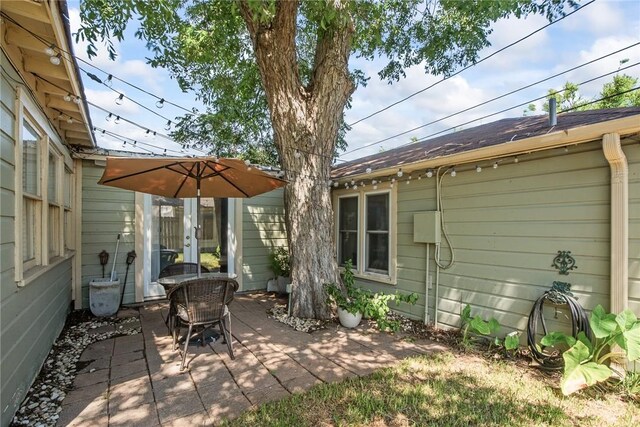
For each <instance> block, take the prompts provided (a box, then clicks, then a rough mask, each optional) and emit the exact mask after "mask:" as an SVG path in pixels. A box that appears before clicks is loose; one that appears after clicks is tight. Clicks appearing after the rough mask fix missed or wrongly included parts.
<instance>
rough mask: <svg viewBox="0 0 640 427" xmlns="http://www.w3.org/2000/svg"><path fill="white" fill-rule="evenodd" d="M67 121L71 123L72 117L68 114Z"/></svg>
mask: <svg viewBox="0 0 640 427" xmlns="http://www.w3.org/2000/svg"><path fill="white" fill-rule="evenodd" d="M67 123H69V124H71V123H73V117H71V116H69V117H68V118H67Z"/></svg>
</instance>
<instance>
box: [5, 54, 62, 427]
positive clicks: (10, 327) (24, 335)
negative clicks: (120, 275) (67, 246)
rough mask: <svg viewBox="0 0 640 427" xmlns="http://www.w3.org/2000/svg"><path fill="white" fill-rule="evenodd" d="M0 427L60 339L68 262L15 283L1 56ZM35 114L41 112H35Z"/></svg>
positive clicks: (10, 141)
mask: <svg viewBox="0 0 640 427" xmlns="http://www.w3.org/2000/svg"><path fill="white" fill-rule="evenodd" d="M0 60H1V61H2V69H3V75H2V77H1V78H0V119H1V120H0V124H1V126H0V377H1V378H2V384H1V386H0V387H1V388H0V405H1V408H2V409H1V410H2V414H1V416H0V425H2V426H7V425H9V423H10V421H11V419H12V418H13V414H14V413H15V411H16V409H17V408H18V407H19V405H20V403H21V402H22V400H23V399H24V397H25V395H26V392H27V390H28V389H29V387H30V386H31V383H32V382H33V380H34V379H35V377H36V375H37V374H38V372H39V371H40V367H41V366H42V363H43V362H44V360H45V358H46V356H47V354H48V353H49V350H50V349H51V345H52V344H53V342H54V340H55V339H56V338H57V336H58V335H59V334H60V331H61V330H62V327H63V326H64V322H65V319H66V314H67V312H68V310H69V307H70V304H71V268H72V267H71V265H72V261H71V259H67V260H64V261H62V262H60V263H59V264H56V265H54V266H52V267H47V268H48V270H47V271H46V272H44V273H43V274H42V275H41V276H39V277H38V278H36V279H34V280H32V281H29V282H28V283H27V284H26V286H24V287H21V288H19V287H17V286H16V282H15V269H14V253H15V226H16V223H15V203H16V200H15V186H16V179H15V154H14V153H15V141H14V135H15V133H14V132H15V125H16V123H15V121H16V113H15V111H14V110H15V96H16V90H15V87H14V84H13V83H11V82H10V81H9V80H7V79H6V77H5V75H4V73H5V72H6V73H7V74H9V75H10V76H11V78H13V79H16V80H18V79H19V76H18V75H17V73H16V72H15V70H14V69H13V68H12V67H11V66H10V65H9V64H8V61H7V59H6V57H5V56H4V53H1V54H0ZM34 113H35V114H39V112H37V111H36V112H34Z"/></svg>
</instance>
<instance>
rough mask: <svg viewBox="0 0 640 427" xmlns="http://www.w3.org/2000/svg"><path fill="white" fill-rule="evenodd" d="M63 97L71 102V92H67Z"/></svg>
mask: <svg viewBox="0 0 640 427" xmlns="http://www.w3.org/2000/svg"><path fill="white" fill-rule="evenodd" d="M62 99H64V100H65V101H67V102H71V94H70V93H67V94H66V95H65V96H64V97H62Z"/></svg>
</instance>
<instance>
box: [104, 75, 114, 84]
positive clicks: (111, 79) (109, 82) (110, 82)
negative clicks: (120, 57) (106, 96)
mask: <svg viewBox="0 0 640 427" xmlns="http://www.w3.org/2000/svg"><path fill="white" fill-rule="evenodd" d="M104 84H105V85H107V86H109V87H111V85H112V84H113V76H112V75H111V74H109V76H108V77H107V80H106V81H105V82H104Z"/></svg>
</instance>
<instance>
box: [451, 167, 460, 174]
mask: <svg viewBox="0 0 640 427" xmlns="http://www.w3.org/2000/svg"><path fill="white" fill-rule="evenodd" d="M457 174H458V173H457V172H456V169H455V168H452V169H451V176H456V175H457Z"/></svg>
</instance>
